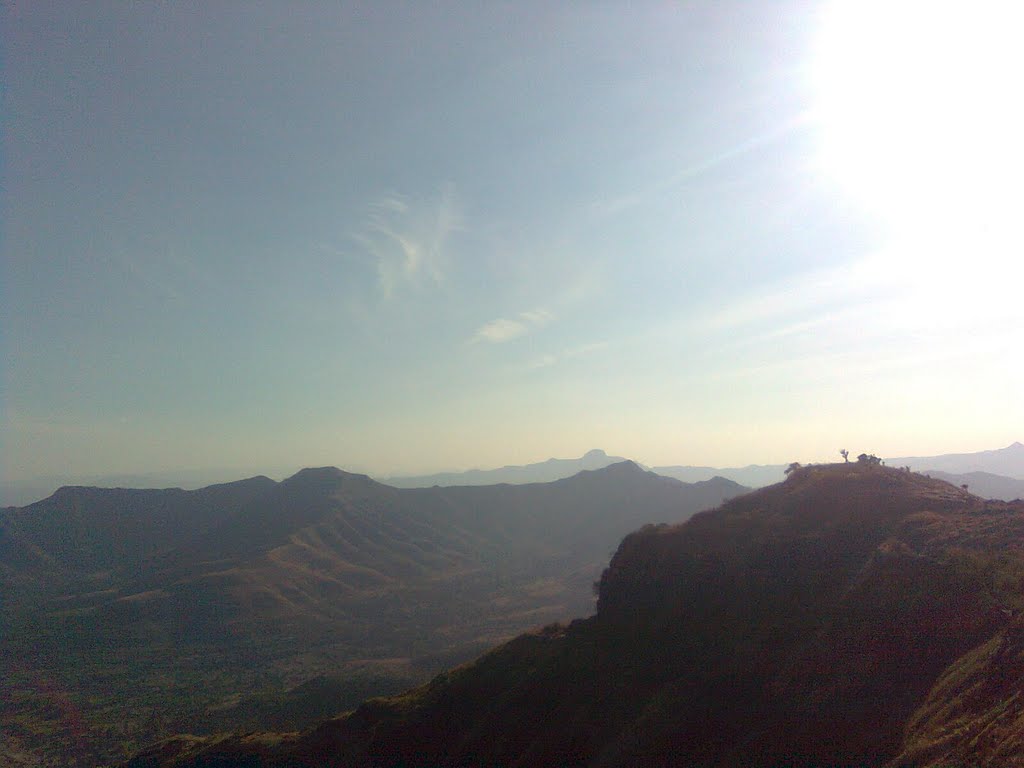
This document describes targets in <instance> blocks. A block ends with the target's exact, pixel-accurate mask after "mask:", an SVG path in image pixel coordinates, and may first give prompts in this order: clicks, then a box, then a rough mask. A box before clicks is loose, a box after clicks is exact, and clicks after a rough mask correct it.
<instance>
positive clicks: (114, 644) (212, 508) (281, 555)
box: [0, 462, 745, 765]
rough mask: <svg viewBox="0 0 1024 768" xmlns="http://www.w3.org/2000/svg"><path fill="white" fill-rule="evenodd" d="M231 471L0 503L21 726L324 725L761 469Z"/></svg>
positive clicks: (38, 731) (47, 738)
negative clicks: (222, 480) (446, 477)
mask: <svg viewBox="0 0 1024 768" xmlns="http://www.w3.org/2000/svg"><path fill="white" fill-rule="evenodd" d="M225 488H226V487H220V488H213V489H204V490H201V491H188V492H186V491H180V490H170V491H125V490H121V489H87V488H74V489H65V490H63V491H61V492H59V493H58V494H55V496H54V497H52V498H51V499H49V500H46V501H44V502H40V503H38V504H35V505H31V506H30V507H26V508H22V509H15V510H6V511H5V512H4V516H3V519H2V520H0V578H2V579H3V580H4V581H3V584H4V590H5V595H6V594H14V593H17V594H19V595H20V596H21V597H20V598H19V599H18V600H17V601H8V600H5V601H4V604H3V605H2V606H0V622H2V626H0V629H3V636H2V638H0V642H2V644H3V647H2V648H0V650H2V651H3V653H2V654H0V702H2V703H0V728H3V729H4V731H5V734H7V735H9V738H10V739H11V740H12V743H16V744H17V745H19V746H20V747H23V748H24V749H26V750H36V751H37V752H38V753H39V754H48V755H51V756H53V757H55V759H58V762H60V763H62V764H66V765H70V764H75V763H76V762H77V763H78V764H80V765H95V764H98V763H100V762H102V761H104V760H109V759H113V758H116V757H119V756H123V755H125V754H127V752H126V750H129V749H133V748H137V747H138V746H139V745H141V744H143V743H146V742H147V741H151V740H153V739H155V738H159V737H160V736H162V735H164V734H166V733H168V732H174V731H175V730H180V729H182V728H184V727H188V728H194V727H196V726H195V725H194V724H199V725H200V726H201V727H206V728H210V729H212V728H229V729H231V728H235V727H238V726H241V725H243V724H249V723H252V722H256V721H258V720H259V718H260V717H261V715H267V716H272V717H274V718H275V722H287V723H292V724H301V725H305V724H308V723H309V722H311V721H312V718H319V717H323V716H324V714H325V712H338V711H342V710H344V709H346V708H350V707H352V706H354V705H355V704H357V703H358V702H359V701H360V700H361V699H362V698H363V697H365V696H367V695H370V694H374V693H377V694H380V693H392V692H395V691H397V690H402V689H404V688H406V687H408V686H409V685H412V684H415V683H418V682H421V681H422V680H424V679H427V678H428V677H429V675H431V674H433V673H435V672H436V671H437V670H438V669H441V668H443V667H445V666H448V665H450V664H452V663H459V662H461V661H464V660H465V659H467V658H472V657H473V656H475V655H476V654H478V653H480V652H481V651H482V650H484V649H485V648H487V647H489V646H491V645H494V644H495V643H497V642H500V641H502V640H505V639H507V638H509V637H511V636H513V635H515V634H516V633H518V632H521V631H523V630H525V629H527V628H530V627H536V626H540V625H542V624H546V623H550V622H553V621H557V620H561V619H565V618H568V617H570V616H572V615H574V614H579V613H586V612H589V611H590V610H592V606H593V594H592V584H593V582H594V581H595V579H597V578H598V576H599V575H600V572H601V569H602V567H603V566H604V565H605V564H606V563H607V560H608V558H609V557H610V555H611V553H612V551H613V549H614V547H615V545H616V543H617V542H618V541H619V540H620V539H621V537H622V536H623V535H624V534H625V533H627V532H628V531H629V530H632V529H634V528H636V527H637V526H638V525H641V524H643V523H645V522H648V521H659V520H681V519H685V518H686V517H687V516H689V515H690V514H692V513H694V512H696V511H698V510H700V509H707V508H710V507H713V506H715V505H716V504H718V503H720V502H721V500H722V499H723V498H727V497H731V496H734V495H737V494H738V493H742V492H743V491H744V490H745V489H743V488H742V487H740V486H737V485H735V484H734V483H730V482H728V481H724V480H715V481H709V482H707V483H700V484H694V485H685V484H682V483H679V482H677V481H673V480H670V479H667V478H663V477H659V476H657V475H653V474H651V473H647V472H644V471H643V470H641V469H640V468H639V467H637V466H636V465H635V464H632V463H630V462H625V463H620V464H617V465H613V466H610V467H606V468H604V469H601V470H597V471H593V472H584V473H581V474H579V475H577V476H575V477H571V478H567V479H564V480H560V481H558V482H555V483H548V484H532V485H517V486H511V485H504V486H490V487H474V488H470V487H462V488H427V489H410V490H403V489H396V488H391V487H389V486H385V485H381V484H380V483H376V482H374V481H373V480H371V479H369V478H368V477H365V476H363V475H354V474H350V473H347V472H343V471H341V470H339V469H335V468H331V467H327V468H320V469H307V470H303V471H301V472H299V473H297V474H296V475H294V476H293V477H291V478H289V479H287V480H285V481H283V482H281V483H273V482H272V481H270V480H266V479H258V478H257V479H255V480H254V481H244V483H243V484H242V485H239V486H238V487H237V488H235V492H233V493H228V492H227V491H226V490H225ZM242 490H244V493H242V492H241V491H242ZM243 497H244V498H243ZM197 500H198V501H199V502H202V503H194V502H197ZM190 505H191V506H190ZM321 676H327V677H324V678H323V680H324V681H325V682H324V683H323V684H322V685H317V684H312V683H311V681H315V680H316V679H318V678H320V677H321ZM304 683H310V685H305V686H304V685H303V684H304ZM317 691H323V692H325V693H324V697H326V698H327V699H329V700H328V701H317V700H315V699H316V696H317V693H316V692H317ZM322 698H323V697H322ZM69 712H74V716H73V717H72V716H71V715H69V714H68V713H69ZM303 718H305V719H303Z"/></svg>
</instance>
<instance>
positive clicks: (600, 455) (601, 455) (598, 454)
mask: <svg viewBox="0 0 1024 768" xmlns="http://www.w3.org/2000/svg"><path fill="white" fill-rule="evenodd" d="M583 458H584V459H607V458H608V454H607V453H605V452H604V451H603V450H601V449H600V448H593V449H591V450H589V451H587V452H586V453H585V454H583Z"/></svg>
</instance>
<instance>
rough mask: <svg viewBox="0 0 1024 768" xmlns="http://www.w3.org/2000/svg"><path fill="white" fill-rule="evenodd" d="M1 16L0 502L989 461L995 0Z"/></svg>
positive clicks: (1003, 435) (1010, 282) (1016, 219)
mask: <svg viewBox="0 0 1024 768" xmlns="http://www.w3.org/2000/svg"><path fill="white" fill-rule="evenodd" d="M4 14H5V16H4V19H3V24H2V25H0V26H2V30H3V31H2V34H3V49H4V51H5V54H4V55H5V63H4V69H3V73H4V74H3V78H4V82H3V88H4V94H5V95H4V111H5V116H6V117H7V119H6V120H5V135H4V155H5V160H6V165H5V174H4V176H5V183H4V190H3V225H4V227H3V230H4V236H3V240H2V259H3V262H2V263H3V280H2V291H3V295H2V302H0V305H2V306H0V328H2V343H3V353H4V354H3V359H4V366H3V381H2V401H0V403H2V432H0V433H2V435H3V438H2V441H3V444H2V446H0V469H2V480H3V483H4V484H6V485H19V484H21V485H26V484H32V483H37V484H42V485H47V484H53V485H56V484H59V483H62V482H72V481H76V480H81V479H83V478H88V477H95V476H100V475H112V474H127V473H152V472H163V473H167V475H166V476H167V477H168V478H169V482H173V478H174V477H175V475H174V473H175V472H179V473H181V472H186V471H192V470H213V469H217V470H224V479H228V478H230V477H238V476H241V475H242V474H245V473H250V474H251V473H255V472H266V473H271V474H277V475H280V474H282V473H284V472H286V471H291V470H294V469H297V468H299V467H302V466H310V465H324V464H334V465H337V466H341V467H344V468H346V469H352V470H358V471H368V472H371V473H375V474H379V475H387V474H400V473H417V472H427V471H436V470H441V469H460V468H468V467H491V466H499V465H503V464H511V463H526V462H532V461H539V460H543V459H545V458H547V457H549V456H579V455H581V454H582V453H583V452H584V451H586V450H588V449H591V448H596V447H599V448H604V449H606V450H607V451H608V452H609V453H613V454H618V455H623V456H629V457H632V458H635V459H636V460H638V461H641V462H644V463H647V464H650V465H658V464H702V465H716V466H736V465H743V464H748V463H782V462H787V461H792V460H799V461H823V460H828V459H830V458H835V457H836V455H837V453H836V451H837V450H838V449H839V448H840V447H843V446H845V447H848V448H850V449H851V450H854V451H856V452H859V451H861V450H863V451H868V452H872V453H877V454H879V455H882V456H886V455H888V456H893V455H895V456H899V455H928V454H937V453H946V452H955V451H972V450H982V449H986V448H997V447H1001V446H1004V445H1007V444H1009V443H1011V442H1013V441H1014V440H1019V439H1022V434H1024V398H1022V397H1021V396H1020V392H1021V389H1022V383H1024V358H1022V356H1021V355H1020V346H1021V344H1020V342H1021V332H1022V329H1024V309H1022V307H1024V302H1022V301H1021V300H1020V293H1021V290H1020V286H1021V283H1022V279H1021V278H1022V276H1024V275H1022V268H1021V263H1022V256H1024V236H1022V234H1021V216H1020V212H1021V211H1022V210H1024V193H1022V189H1024V186H1022V184H1021V179H1022V177H1024V154H1022V148H1021V142H1020V137H1021V136H1022V135H1024V114H1022V101H1024V100H1022V99H1021V97H1020V92H1021V87H1020V83H1019V81H1020V77H1021V73H1022V72H1024V55H1022V52H1021V51H1022V46H1021V45H1020V44H1019V41H1018V40H1017V37H1018V36H1019V30H1020V29H1022V28H1024V9H1022V5H1021V4H1019V3H1016V2H994V1H992V2H955V3H954V2H873V1H872V2H854V1H853V0H848V1H846V0H821V2H814V1H812V0H799V1H798V0H790V1H789V2H767V1H766V2H756V1H751V2H748V1H747V0H733V1H732V2H706V3H705V2H694V3H690V2H686V3H676V4H666V3H660V2H657V3H656V2H650V3H637V4H631V5H630V6H629V8H628V9H627V8H626V7H625V6H619V5H616V4H579V3H549V2H545V3H539V2H538V3H532V2H527V3H514V4H495V3H482V4H479V3H455V2H451V3H440V4H397V3H383V4H381V3H376V2H374V3H365V4H364V3H343V4H335V3H304V4H298V5H296V4H292V3H283V2H282V3H265V4H260V5H245V4H243V5H233V4H220V3H213V4H194V5H189V4H108V3H88V4H65V5H47V4H35V3H31V4H8V5H6V6H5V11H4Z"/></svg>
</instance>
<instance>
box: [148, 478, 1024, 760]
mask: <svg viewBox="0 0 1024 768" xmlns="http://www.w3.org/2000/svg"><path fill="white" fill-rule="evenodd" d="M1022 610H1024V504H1020V503H1005V502H992V501H983V500H981V499H978V498H976V497H972V496H969V495H968V494H966V493H964V492H963V491H962V490H961V489H959V488H955V487H953V486H951V485H949V484H947V483H944V482H942V481H939V480H933V479H929V478H926V477H923V476H921V475H917V474H913V473H909V472H902V471H899V470H895V469H888V468H885V467H878V466H860V465H852V464H851V465H831V466H822V467H806V468H802V469H799V470H797V471H795V472H793V473H792V474H791V476H790V477H789V479H788V480H787V481H786V482H784V483H781V484H779V485H775V486H772V487H769V488H766V489H763V490H761V491H757V492H754V493H752V494H748V495H746V496H743V497H740V498H738V499H735V500H733V501H731V502H728V503H726V504H724V505H723V506H722V507H721V508H719V509H717V510H715V511H712V512H705V513H702V514H699V515H697V516H695V517H694V518H692V519H691V520H690V521H689V522H687V523H685V524H681V525H673V526H668V525H658V526H656V525H651V526H645V527H644V528H642V529H640V530H639V531H637V532H635V533H632V534H630V535H629V536H627V537H626V538H625V539H624V540H623V542H622V544H621V545H620V547H619V549H618V551H617V552H616V554H615V556H614V558H613V559H612V561H611V563H610V565H609V567H608V568H607V569H606V571H605V572H604V574H603V576H602V578H601V582H600V597H599V601H598V612H597V615H596V616H594V617H591V618H589V619H586V620H578V621H574V622H573V623H571V624H570V625H568V626H553V627H548V628H546V629H545V630H544V631H542V632H537V633H533V634H528V635H523V636H521V637H518V638H516V639H515V640H513V641H511V642H509V643H507V644H505V645H503V646H501V647H498V648H496V649H495V650H493V651H492V652H490V653H488V654H486V655H485V656H483V657H481V658H480V659H478V660H477V661H475V662H473V663H471V664H468V665H466V666H463V667H460V668H458V669H455V670H453V671H451V672H447V673H444V674H442V675H439V676H438V677H436V678H435V679H434V680H433V681H431V682H430V683H429V684H427V685H425V686H423V687H421V688H418V689H415V690H412V691H410V692H408V693H406V694H404V695H401V696H396V697H392V698H386V699H376V700H371V701H368V702H367V703H365V704H364V705H362V706H361V707H359V708H358V709H357V710H355V711H354V712H353V713H351V714H349V715H346V716H343V717H340V718H337V719H334V720H330V721H327V722H325V723H323V724H322V725H321V726H319V727H318V728H316V729H313V730H311V731H308V732H305V733H301V734H284V735H280V734H279V735H271V734H262V735H261V734H252V735H250V736H247V737H243V738H238V737H228V738H220V739H211V740H207V741H202V742H197V741H194V740H189V739H180V740H171V741H168V742H165V743H163V744H162V745H160V746H158V747H154V748H153V749H151V750H149V751H148V752H146V753H144V754H142V755H140V756H138V757H137V758H136V759H135V760H134V761H133V762H132V763H131V765H132V766H136V767H141V766H155V765H160V766H171V765H174V766H213V765H218V766H241V765H246V766H257V765H258V766H284V765H289V766H295V765H309V766H312V765H339V766H340V765H345V766H399V765H425V764H427V765H443V766H457V765H488V766H499V765H507V766H531V765H591V766H628V765H687V766H701V765H707V766H711V765H715V766H756V765H765V766H769V765H770V766H775V765H787V766H819V765H829V766H862V765H882V764H885V763H887V762H890V761H891V762H892V763H893V765H934V766H938V765H967V764H970V765H975V764H986V765H1019V764H1022V763H1024V756H1022V754H1021V745H1020V741H1019V734H1020V729H1019V724H1020V717H1021V715H1020V712H1021V708H1020V705H1019V703H1018V702H1017V691H1018V689H1019V688H1020V686H1021V684H1022V682H1024V679H1022V669H1024V667H1022V665H1021V663H1020V659H1021V658H1022V651H1021V647H1020V646H1021V643H1020V642H1019V641H1020V637H1019V635H1021V632H1020V627H1019V624H1020V618H1019V617H1020V615H1021V611H1022Z"/></svg>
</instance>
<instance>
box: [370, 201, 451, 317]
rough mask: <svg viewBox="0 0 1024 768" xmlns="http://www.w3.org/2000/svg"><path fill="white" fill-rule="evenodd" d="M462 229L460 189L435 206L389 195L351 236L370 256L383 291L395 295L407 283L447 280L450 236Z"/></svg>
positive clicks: (437, 282)
mask: <svg viewBox="0 0 1024 768" xmlns="http://www.w3.org/2000/svg"><path fill="white" fill-rule="evenodd" d="M461 228H462V217H461V214H460V213H459V206H458V202H457V199H456V195H455V191H454V189H453V188H452V187H451V186H448V187H445V188H444V189H442V190H441V192H440V194H439V195H438V198H437V199H436V200H434V201H431V202H419V201H412V200H410V199H408V198H406V197H404V196H402V195H397V194H389V195H384V196H383V197H381V198H379V199H378V200H376V201H374V202H373V203H372V204H371V205H370V206H369V209H368V212H367V215H366V220H365V222H364V223H363V226H362V227H361V229H359V230H358V231H356V232H353V233H351V238H352V239H353V240H354V241H355V242H356V243H358V244H359V246H360V247H361V248H362V249H363V251H364V253H365V254H366V255H367V256H369V258H370V259H371V261H372V262H373V264H374V265H375V268H376V271H377V281H378V285H379V287H380V290H381V293H383V294H384V296H386V297H391V296H393V295H394V293H395V291H396V290H397V289H398V287H399V286H401V285H407V284H419V283H421V282H423V280H427V281H429V282H430V283H433V284H435V285H440V284H441V283H442V282H443V281H444V275H445V271H446V269H447V267H448V253H447V250H446V245H447V241H448V238H449V236H450V235H451V234H452V233H453V232H456V231H458V230H460V229H461Z"/></svg>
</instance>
